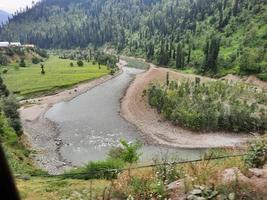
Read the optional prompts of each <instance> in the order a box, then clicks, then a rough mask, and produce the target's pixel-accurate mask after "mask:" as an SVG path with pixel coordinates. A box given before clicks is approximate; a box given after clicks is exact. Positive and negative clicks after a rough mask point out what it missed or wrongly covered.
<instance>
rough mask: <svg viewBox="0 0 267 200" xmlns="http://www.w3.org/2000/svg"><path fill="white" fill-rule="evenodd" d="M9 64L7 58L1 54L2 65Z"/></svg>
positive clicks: (0, 61)
mask: <svg viewBox="0 0 267 200" xmlns="http://www.w3.org/2000/svg"><path fill="white" fill-rule="evenodd" d="M7 64H8V58H7V56H5V55H3V54H0V65H4V66H6V65H7Z"/></svg>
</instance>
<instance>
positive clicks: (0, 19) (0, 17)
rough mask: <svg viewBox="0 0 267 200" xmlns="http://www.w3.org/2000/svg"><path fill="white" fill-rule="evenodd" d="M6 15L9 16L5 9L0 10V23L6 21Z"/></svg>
mask: <svg viewBox="0 0 267 200" xmlns="http://www.w3.org/2000/svg"><path fill="white" fill-rule="evenodd" d="M8 17H11V14H9V13H7V12H6V11H3V10H0V24H2V23H5V22H7V20H8Z"/></svg>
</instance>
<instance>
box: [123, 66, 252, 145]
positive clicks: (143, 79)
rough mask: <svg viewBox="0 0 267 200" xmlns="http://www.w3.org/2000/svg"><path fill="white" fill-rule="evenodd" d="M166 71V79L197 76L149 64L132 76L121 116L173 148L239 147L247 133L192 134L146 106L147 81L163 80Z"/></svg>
mask: <svg viewBox="0 0 267 200" xmlns="http://www.w3.org/2000/svg"><path fill="white" fill-rule="evenodd" d="M167 72H169V75H170V80H182V79H195V77H200V76H196V75H192V74H183V73H178V72H174V71H172V70H170V69H166V68H156V67H155V66H154V65H151V67H150V69H149V70H148V71H146V72H144V73H142V74H139V75H137V76H136V79H135V80H134V81H133V82H132V84H131V85H130V87H129V88H128V90H127V92H126V94H125V96H124V98H123V99H122V103H121V115H122V116H123V117H124V118H125V119H126V120H127V121H129V122H130V123H132V124H134V125H136V126H137V127H138V128H139V129H140V130H141V132H142V134H143V136H144V137H146V138H147V140H148V141H150V143H151V144H159V145H164V146H169V147H174V148H216V147H235V146H240V145H242V144H244V143H245V142H246V141H247V140H248V139H249V137H250V136H248V135H244V134H235V133H226V132H211V133H206V132H205V133H195V132H192V131H190V130H186V129H184V128H181V127H178V126H174V125H172V124H171V123H170V122H168V121H166V120H164V119H163V118H162V117H161V116H160V115H159V114H158V113H157V111H156V110H155V109H152V108H151V107H150V106H149V104H148V100H147V97H146V96H144V93H143V91H144V90H146V89H147V88H148V86H149V84H150V83H163V82H164V81H165V79H166V74H167ZM200 78H201V79H202V81H212V80H213V79H211V78H207V77H200Z"/></svg>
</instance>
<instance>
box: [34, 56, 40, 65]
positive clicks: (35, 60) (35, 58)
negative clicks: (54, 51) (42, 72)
mask: <svg viewBox="0 0 267 200" xmlns="http://www.w3.org/2000/svg"><path fill="white" fill-rule="evenodd" d="M40 62H41V60H40V59H39V58H37V57H33V58H32V63H33V64H38V63H40Z"/></svg>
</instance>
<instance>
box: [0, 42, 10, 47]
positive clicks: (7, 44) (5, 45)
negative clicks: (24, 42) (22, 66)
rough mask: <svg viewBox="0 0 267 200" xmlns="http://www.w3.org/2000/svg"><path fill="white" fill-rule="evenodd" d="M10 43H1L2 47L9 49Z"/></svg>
mask: <svg viewBox="0 0 267 200" xmlns="http://www.w3.org/2000/svg"><path fill="white" fill-rule="evenodd" d="M8 46H9V42H0V47H8Z"/></svg>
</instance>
